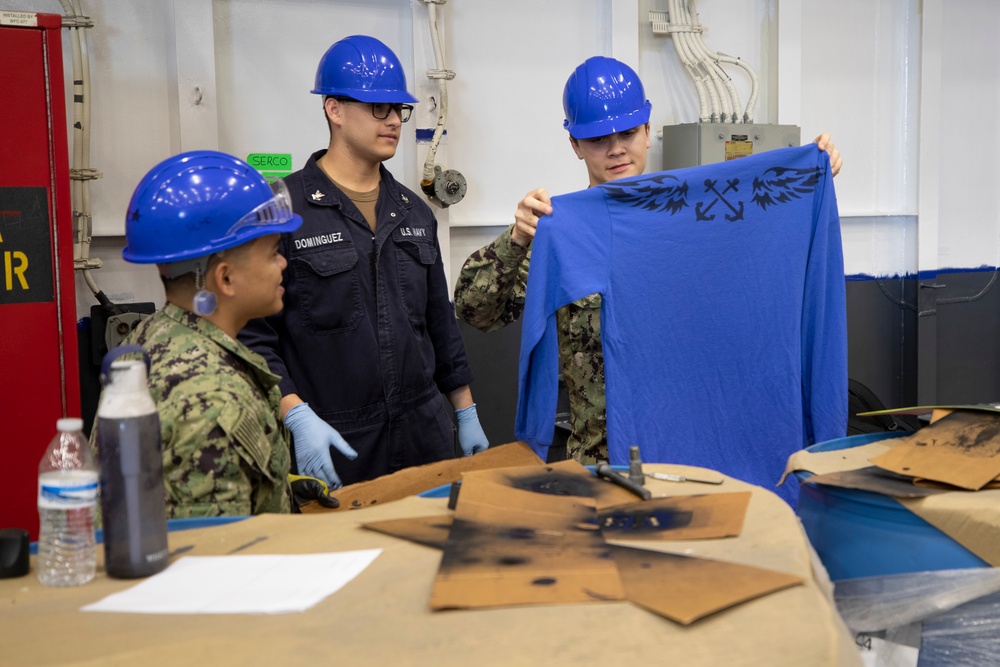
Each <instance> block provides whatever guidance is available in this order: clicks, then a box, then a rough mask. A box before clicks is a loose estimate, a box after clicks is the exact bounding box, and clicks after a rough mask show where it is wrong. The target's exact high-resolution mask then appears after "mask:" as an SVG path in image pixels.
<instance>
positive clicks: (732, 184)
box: [694, 178, 743, 222]
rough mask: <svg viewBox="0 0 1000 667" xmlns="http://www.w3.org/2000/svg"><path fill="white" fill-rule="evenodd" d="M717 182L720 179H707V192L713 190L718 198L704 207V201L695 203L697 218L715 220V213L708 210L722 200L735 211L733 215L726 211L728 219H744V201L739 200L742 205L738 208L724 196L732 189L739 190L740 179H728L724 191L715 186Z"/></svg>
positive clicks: (733, 220)
mask: <svg viewBox="0 0 1000 667" xmlns="http://www.w3.org/2000/svg"><path fill="white" fill-rule="evenodd" d="M717 182H718V181H713V180H712V179H710V178H709V179H705V192H711V193H713V194H714V195H715V197H716V198H715V199H713V200H712V201H711V203H710V204H709V205H708V206H705V207H702V204H703V203H704V202H698V203H697V204H695V206H694V212H695V218H696V219H697V220H715V214H714V213H713V214H712V215H709V213H708V212H709V211H711V210H712V207H713V206H715V205H716V203H718V202H720V201H721V202H722V203H723V204H725V205H726V206H727V207H728V208H729V210H730V211H732V212H733V213H732V215H730V214H728V213H726V220H728V221H730V222H736V221H737V220H742V219H743V202H742V201H741V202H739V205H740V206H739V208H736V207H735V206H733V205H732V204H731V203H730V202H729V200H728V199H726V198H725V197H724V196H723V195H725V194H726V193H727V192H729V191H730V190H732V191H733V192H739V188H737V187H736V186H737V185H739V184H740V179H738V178H734V179H732V180H727V181H726V183H727V185H726V188H725V189H724V190H723V191H722V192H719V191H718V190H717V189H716V188H715V184H716V183H717Z"/></svg>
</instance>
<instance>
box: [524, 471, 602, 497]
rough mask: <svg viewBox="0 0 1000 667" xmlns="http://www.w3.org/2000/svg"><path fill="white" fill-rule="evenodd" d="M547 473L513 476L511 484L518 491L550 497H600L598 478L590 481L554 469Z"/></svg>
mask: <svg viewBox="0 0 1000 667" xmlns="http://www.w3.org/2000/svg"><path fill="white" fill-rule="evenodd" d="M546 471H547V472H543V473H538V474H533V475H524V476H520V475H516V476H513V475H512V476H511V477H510V482H511V484H512V485H513V486H514V488H516V489H521V490H523V491H532V492H534V493H545V494H548V495H550V496H578V497H583V498H594V497H596V496H597V495H598V494H597V488H598V487H597V484H598V481H597V479H596V478H595V479H588V478H586V477H581V476H580V475H574V474H570V473H566V472H563V471H560V470H553V469H552V468H547V469H546Z"/></svg>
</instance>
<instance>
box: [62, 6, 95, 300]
mask: <svg viewBox="0 0 1000 667" xmlns="http://www.w3.org/2000/svg"><path fill="white" fill-rule="evenodd" d="M59 2H60V4H61V5H62V7H63V10H64V11H65V14H66V16H67V17H68V18H70V19H72V21H73V25H71V26H70V27H69V31H70V41H71V44H72V59H73V158H72V164H71V179H70V188H71V190H70V191H71V199H72V202H73V209H74V210H73V216H74V218H75V224H74V227H75V231H76V235H75V236H76V238H75V239H74V242H73V257H74V259H75V260H81V261H82V263H84V265H86V264H85V262H86V260H88V259H89V258H90V242H91V238H92V233H93V225H92V214H91V204H90V177H91V174H90V135H91V133H90V118H91V114H90V109H91V107H90V60H89V56H90V51H89V46H88V44H87V33H86V27H85V26H83V25H81V24H80V19H81V18H83V17H84V13H83V5H82V2H81V0H59ZM74 175H75V177H74ZM81 273H82V274H83V278H84V281H85V282H86V283H87V286H88V287H89V288H90V290H91V291H92V292H93V293H94V294H95V295H99V294H100V293H101V290H100V287H98V285H97V282H96V281H95V280H94V277H93V275H91V271H90V269H86V268H85V269H83V270H82V271H81Z"/></svg>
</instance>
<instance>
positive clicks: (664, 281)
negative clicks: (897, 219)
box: [515, 145, 847, 504]
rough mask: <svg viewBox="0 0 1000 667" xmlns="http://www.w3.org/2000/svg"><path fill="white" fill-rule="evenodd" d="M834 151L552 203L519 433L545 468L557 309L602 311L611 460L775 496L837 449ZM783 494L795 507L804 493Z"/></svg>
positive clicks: (615, 187) (535, 280) (840, 281)
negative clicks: (572, 306) (792, 476)
mask: <svg viewBox="0 0 1000 667" xmlns="http://www.w3.org/2000/svg"><path fill="white" fill-rule="evenodd" d="M831 179H832V176H831V174H830V166H829V158H828V156H827V154H826V153H825V152H823V151H820V150H818V149H817V148H816V146H815V145H808V146H804V147H801V148H788V149H781V150H777V151H770V152H767V153H761V154H759V155H755V156H751V157H747V158H743V159H740V160H735V161H730V162H725V163H722V164H716V165H708V166H704V167H696V168H692V169H681V170H676V171H670V172H661V173H657V174H649V175H644V176H639V177H636V178H631V179H625V180H620V181H613V182H610V183H606V184H604V185H601V186H598V187H593V188H589V189H587V190H584V191H581V192H576V193H573V194H569V195H565V196H561V197H555V198H554V199H553V202H552V208H553V214H552V215H551V216H548V217H545V218H543V219H542V220H541V222H540V223H539V225H538V231H537V234H536V236H535V239H534V241H533V249H532V260H531V270H530V272H529V275H528V287H527V295H526V305H525V314H524V320H523V329H522V341H521V358H520V380H519V382H520V386H519V389H520V391H519V396H518V411H517V423H516V428H515V432H516V434H517V437H518V438H520V439H523V440H525V441H526V442H528V443H529V444H531V445H532V446H533V447H534V448H535V449H536V451H538V452H539V453H541V454H543V455H544V452H545V451H546V450H547V448H548V445H549V444H550V443H551V441H552V434H553V423H554V415H555V410H556V394H557V380H558V345H557V340H556V316H555V313H556V311H557V310H558V309H559V308H560V307H562V306H564V305H566V304H567V303H570V302H573V301H575V300H577V299H580V298H581V297H584V296H586V295H588V294H593V293H598V294H601V296H602V297H603V307H602V311H601V330H602V335H603V342H604V372H605V383H606V394H607V423H608V449H609V456H610V459H611V463H612V464H618V465H625V464H627V463H628V452H629V446H630V445H638V446H639V448H640V454H641V456H642V459H643V461H646V462H660V463H678V464H684V465H695V466H702V467H706V468H712V469H715V470H719V471H721V472H723V473H725V474H727V475H731V476H733V477H736V478H739V479H742V480H745V481H748V482H751V483H754V484H759V485H761V486H765V487H768V488H774V485H775V483H776V482H777V481H778V480H779V479H780V477H781V475H782V472H783V471H784V468H785V464H786V461H787V459H788V457H789V456H790V455H791V454H792V453H793V452H794V451H796V450H798V449H800V448H802V447H803V446H805V445H806V444H809V443H811V442H819V441H823V440H827V439H831V438H837V437H843V436H844V435H845V432H846V422H847V324H846V319H847V318H846V304H845V284H844V268H843V251H842V247H841V237H840V222H839V217H838V214H837V204H836V196H835V194H834V190H833V184H832V180H831ZM778 492H779V493H780V494H781V495H782V496H783V497H785V498H786V500H788V501H789V502H790V503H792V504H794V502H795V499H796V496H797V487H795V485H794V484H791V485H789V484H786V485H785V486H784V487H781V488H780V489H778Z"/></svg>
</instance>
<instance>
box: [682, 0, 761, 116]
mask: <svg viewBox="0 0 1000 667" xmlns="http://www.w3.org/2000/svg"><path fill="white" fill-rule="evenodd" d="M691 1H692V2H694V0H691ZM688 11H691V10H690V8H689V10H688ZM696 40H697V42H698V46H699V48H700V49H701V50H702V51H703V52H704V53H705V54H706V55H707V57H709V58H711V59H712V60H714V61H715V62H716V63H719V62H723V63H728V64H731V65H736V66H737V67H739V68H741V69H742V70H743V71H745V72H746V73H747V76H748V77H749V78H750V97H749V99H748V100H747V105H746V108H745V109H744V111H743V119H742V122H744V123H752V122H753V108H754V106H755V105H756V104H757V96H758V95H759V93H760V80H759V79H758V78H757V72H755V71H754V69H753V67H751V66H750V65H748V64H747V63H745V62H744V61H743V60H741V59H740V58H734V57H732V56H729V55H726V54H724V53H720V52H717V51H712V50H711V49H709V48H708V46H707V45H706V44H705V39H704V36H703V34H702V32H701V31H699V32H698V35H697V38H696ZM719 69H720V70H721V67H720V68H719ZM726 81H727V85H728V87H729V88H730V95H731V97H732V99H733V103H734V105H735V106H734V111H738V110H739V108H740V99H739V93H737V91H736V88H735V86H733V84H732V79H731V78H730V77H729V76H728V75H727V76H726ZM733 122H739V121H737V120H736V119H735V118H734V120H733Z"/></svg>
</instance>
